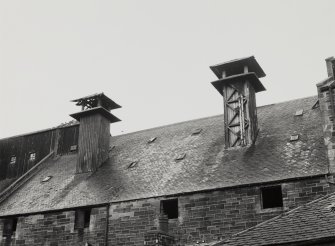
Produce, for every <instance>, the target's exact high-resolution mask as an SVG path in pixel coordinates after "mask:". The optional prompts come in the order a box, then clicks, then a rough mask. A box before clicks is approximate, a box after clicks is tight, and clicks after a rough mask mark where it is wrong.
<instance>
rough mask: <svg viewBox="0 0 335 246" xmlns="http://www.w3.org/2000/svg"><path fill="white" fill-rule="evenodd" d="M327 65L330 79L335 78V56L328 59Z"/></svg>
mask: <svg viewBox="0 0 335 246" xmlns="http://www.w3.org/2000/svg"><path fill="white" fill-rule="evenodd" d="M326 65H327V73H328V77H334V75H335V58H334V57H333V56H332V57H328V58H326Z"/></svg>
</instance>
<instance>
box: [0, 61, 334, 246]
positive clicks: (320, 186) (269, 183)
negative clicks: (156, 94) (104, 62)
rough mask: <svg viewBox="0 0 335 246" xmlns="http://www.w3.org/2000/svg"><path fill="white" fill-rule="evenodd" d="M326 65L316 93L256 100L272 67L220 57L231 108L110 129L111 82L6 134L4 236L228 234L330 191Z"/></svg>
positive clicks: (135, 241)
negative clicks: (55, 123)
mask: <svg viewBox="0 0 335 246" xmlns="http://www.w3.org/2000/svg"><path fill="white" fill-rule="evenodd" d="M326 64H327V68H328V78H327V79H326V80H325V81H323V82H322V83H319V84H318V85H317V88H318V96H315V97H308V98H302V99H297V100H292V101H288V102H283V103H278V104H271V105H267V106H262V107H258V108H257V107H256V93H257V92H259V91H262V90H265V88H264V86H263V85H262V83H261V81H260V79H259V78H262V77H264V76H265V73H264V71H263V70H262V68H261V67H260V66H259V64H258V63H257V61H256V59H255V58H254V57H246V58H242V59H237V60H233V61H229V62H226V63H222V64H218V65H215V66H211V67H210V68H211V69H212V71H213V72H214V73H215V74H216V75H217V77H218V80H216V81H214V82H212V85H213V86H214V87H215V89H217V90H218V92H219V93H220V94H221V96H222V97H223V101H224V104H223V105H224V113H223V114H222V115H218V116H213V117H208V118H203V119H198V120H192V121H188V122H182V123H177V124H173V125H168V126H163V127H158V128H153V129H149V130H144V131H139V132H134V133H129V134H124V135H120V136H110V133H109V127H110V123H113V122H117V121H119V119H118V118H117V117H116V116H114V115H113V114H111V112H110V111H111V110H113V109H116V108H118V107H120V106H119V105H118V104H117V103H115V102H114V101H112V100H111V99H109V98H108V97H107V96H105V95H104V94H103V93H101V94H94V95H91V96H87V97H83V98H79V99H76V100H74V102H75V103H76V105H78V106H80V107H81V109H82V110H81V111H79V112H78V113H74V114H72V115H71V116H72V117H73V118H74V119H75V120H76V121H75V122H72V123H71V124H68V125H62V126H59V127H56V128H51V129H47V130H43V131H40V132H35V133H31V134H26V135H21V136H16V137H11V138H6V139H2V140H0V190H1V194H0V240H1V241H0V242H1V245H52V246H55V245H149V246H150V245H164V246H165V245H166V246H169V245H197V244H198V245H199V244H203V245H212V244H215V243H219V244H220V245H221V244H222V245H225V243H227V239H228V238H230V236H232V235H234V234H237V233H240V235H242V234H243V233H246V232H245V230H248V229H249V231H250V232H251V231H255V229H250V228H259V227H257V225H259V224H260V225H264V224H265V223H268V222H266V221H268V220H270V219H272V220H274V219H273V218H278V216H283V217H285V216H286V214H287V213H290V212H289V211H291V210H293V211H296V210H294V209H300V207H301V206H303V205H305V204H310V202H313V201H314V202H315V200H317V199H320V197H324V196H326V197H329V196H330V197H331V196H332V193H333V192H334V191H335V185H334V184H333V183H334V182H333V173H334V170H335V159H334V158H335V147H333V146H335V139H334V136H333V135H335V133H334V132H335V127H334V126H333V117H334V107H335V105H334V95H333V93H334V91H333V82H334V70H335V69H334V64H335V59H334V58H328V59H327V60H326ZM323 199H326V198H323ZM317 201H319V200H317ZM255 226H256V227H255ZM242 231H243V233H241V232H242ZM234 238H239V237H236V236H233V237H232V238H231V239H229V240H231V241H229V242H233V241H232V240H234ZM248 240H249V242H251V241H250V238H249V239H248ZM236 245H240V244H238V243H237V244H236ZM251 245H253V244H251Z"/></svg>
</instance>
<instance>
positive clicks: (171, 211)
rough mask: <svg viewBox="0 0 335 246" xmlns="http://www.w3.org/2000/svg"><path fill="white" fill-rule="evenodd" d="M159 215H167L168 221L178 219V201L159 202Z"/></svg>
mask: <svg viewBox="0 0 335 246" xmlns="http://www.w3.org/2000/svg"><path fill="white" fill-rule="evenodd" d="M161 213H163V214H165V215H167V217H168V218H169V219H176V218H178V199H170V200H163V201H161Z"/></svg>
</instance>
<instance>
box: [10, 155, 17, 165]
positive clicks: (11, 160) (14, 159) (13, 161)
mask: <svg viewBox="0 0 335 246" xmlns="http://www.w3.org/2000/svg"><path fill="white" fill-rule="evenodd" d="M15 163H16V156H15V155H13V156H12V157H11V158H10V162H9V164H11V165H14V164H15Z"/></svg>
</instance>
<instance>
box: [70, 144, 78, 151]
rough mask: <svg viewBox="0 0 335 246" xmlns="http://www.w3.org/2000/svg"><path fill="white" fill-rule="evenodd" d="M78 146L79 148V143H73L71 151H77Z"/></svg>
mask: <svg viewBox="0 0 335 246" xmlns="http://www.w3.org/2000/svg"><path fill="white" fill-rule="evenodd" d="M77 148H78V146H77V145H71V147H70V151H71V152H73V151H76V150H77Z"/></svg>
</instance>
